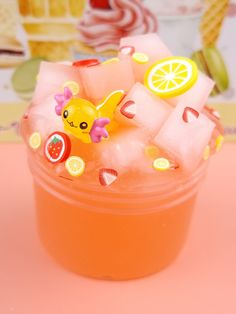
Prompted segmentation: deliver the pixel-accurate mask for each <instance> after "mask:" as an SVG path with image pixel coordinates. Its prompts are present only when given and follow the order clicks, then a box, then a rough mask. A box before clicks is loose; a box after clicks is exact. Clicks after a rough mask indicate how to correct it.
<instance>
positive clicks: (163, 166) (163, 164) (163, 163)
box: [152, 157, 171, 171]
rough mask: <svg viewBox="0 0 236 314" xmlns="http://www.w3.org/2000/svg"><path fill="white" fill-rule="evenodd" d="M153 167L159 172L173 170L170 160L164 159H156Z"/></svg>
mask: <svg viewBox="0 0 236 314" xmlns="http://www.w3.org/2000/svg"><path fill="white" fill-rule="evenodd" d="M152 166H153V168H154V169H155V170H159V171H166V170H169V169H170V168H171V164H170V162H169V160H168V159H166V158H163V157H161V158H157V159H155V160H154V161H153V164H152Z"/></svg>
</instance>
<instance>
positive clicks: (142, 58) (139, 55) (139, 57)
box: [132, 52, 149, 64]
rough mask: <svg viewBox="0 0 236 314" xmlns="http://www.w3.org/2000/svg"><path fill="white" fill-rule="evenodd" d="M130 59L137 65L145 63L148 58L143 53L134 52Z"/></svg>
mask: <svg viewBox="0 0 236 314" xmlns="http://www.w3.org/2000/svg"><path fill="white" fill-rule="evenodd" d="M132 59H133V60H134V61H135V62H137V63H141V64H144V63H147V62H148V60H149V58H148V56H147V55H146V54H145V53H141V52H135V53H133V54H132Z"/></svg>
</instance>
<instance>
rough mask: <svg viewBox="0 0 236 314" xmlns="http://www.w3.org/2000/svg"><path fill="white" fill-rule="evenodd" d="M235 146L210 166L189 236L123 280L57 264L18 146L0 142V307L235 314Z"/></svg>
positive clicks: (41, 311) (45, 311) (95, 313)
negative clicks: (148, 268) (163, 261)
mask: <svg viewBox="0 0 236 314" xmlns="http://www.w3.org/2000/svg"><path fill="white" fill-rule="evenodd" d="M235 156H236V145H235V144H226V145H225V146H224V148H223V150H222V152H221V153H219V154H218V155H217V156H215V157H214V158H213V159H212V161H211V165H210V169H209V172H208V176H207V179H206V181H205V183H204V185H203V186H202V190H201V193H200V195H199V199H198V202H197V204H196V210H195V215H194V217H193V222H192V227H191V230H190V234H189V238H188V241H187V243H186V245H185V247H184V249H183V251H182V253H181V254H180V256H179V257H178V259H177V260H176V262H175V263H174V264H173V265H171V266H170V267H169V268H167V269H166V270H164V271H162V272H161V273H159V274H156V275H154V276H151V277H148V278H145V279H141V280H134V281H128V282H105V281H96V280H91V279H87V278H83V277H80V276H77V275H74V274H72V273H69V272H67V271H65V270H63V269H62V268H60V267H59V266H57V265H56V264H55V263H54V262H53V261H52V260H51V259H50V257H48V255H47V254H46V253H45V251H44V250H43V249H42V247H41V245H40V242H39V239H38V237H37V232H36V226H35V212H34V205H33V191H32V187H31V185H32V181H31V177H30V174H29V171H28V169H27V164H26V156H25V151H24V147H23V145H21V144H19V145H14V144H5V145H3V144H1V145H0V170H1V172H0V178H1V180H0V197H1V205H0V313H1V314H7V313H16V314H75V313H76V314H80V313H81V314H90V313H91V314H144V313H147V314H154V313H155V314H157V313H160V314H166V313H170V314H174V313H177V314H185V313H188V314H194V313H197V314H200V313H202V314H205V313H207V314H211V313H212V314H231V313H232V314H235V313H236V158H235Z"/></svg>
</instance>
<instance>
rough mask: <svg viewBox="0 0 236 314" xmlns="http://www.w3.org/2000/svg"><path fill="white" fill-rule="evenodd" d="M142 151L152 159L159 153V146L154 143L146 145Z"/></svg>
mask: <svg viewBox="0 0 236 314" xmlns="http://www.w3.org/2000/svg"><path fill="white" fill-rule="evenodd" d="M144 152H145V155H146V156H147V157H148V158H150V159H152V160H153V159H156V158H157V157H158V156H159V154H160V150H159V148H158V147H157V146H154V145H148V146H146V147H145V149H144Z"/></svg>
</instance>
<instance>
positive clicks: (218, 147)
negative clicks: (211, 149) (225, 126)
mask: <svg viewBox="0 0 236 314" xmlns="http://www.w3.org/2000/svg"><path fill="white" fill-rule="evenodd" d="M223 143H224V136H223V135H221V134H220V135H218V136H217V138H216V152H219V151H220V150H221V148H222V145H223Z"/></svg>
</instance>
